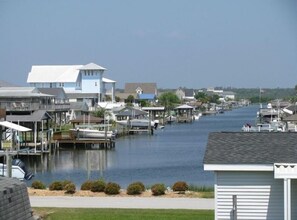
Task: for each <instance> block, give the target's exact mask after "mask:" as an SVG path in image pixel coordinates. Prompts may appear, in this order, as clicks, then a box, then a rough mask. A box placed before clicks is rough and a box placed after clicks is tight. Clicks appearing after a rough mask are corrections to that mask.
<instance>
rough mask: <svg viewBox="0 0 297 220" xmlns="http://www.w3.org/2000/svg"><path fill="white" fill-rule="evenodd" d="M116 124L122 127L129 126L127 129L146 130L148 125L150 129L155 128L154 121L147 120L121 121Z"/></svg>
mask: <svg viewBox="0 0 297 220" xmlns="http://www.w3.org/2000/svg"><path fill="white" fill-rule="evenodd" d="M117 123H118V124H120V125H123V126H129V127H131V128H132V127H138V128H147V127H149V123H150V126H151V127H155V126H156V123H155V122H154V121H151V120H149V119H145V118H143V119H137V118H134V119H130V120H122V121H117Z"/></svg>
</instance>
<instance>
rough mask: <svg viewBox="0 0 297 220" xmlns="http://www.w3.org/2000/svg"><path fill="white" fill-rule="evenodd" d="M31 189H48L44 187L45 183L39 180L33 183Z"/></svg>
mask: <svg viewBox="0 0 297 220" xmlns="http://www.w3.org/2000/svg"><path fill="white" fill-rule="evenodd" d="M31 187H32V188H33V189H46V186H45V185H44V183H43V182H41V181H39V180H35V181H34V182H32V185H31Z"/></svg>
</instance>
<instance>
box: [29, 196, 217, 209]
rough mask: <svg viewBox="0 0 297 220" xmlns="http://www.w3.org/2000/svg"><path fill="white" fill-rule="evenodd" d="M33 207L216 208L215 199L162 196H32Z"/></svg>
mask: <svg viewBox="0 0 297 220" xmlns="http://www.w3.org/2000/svg"><path fill="white" fill-rule="evenodd" d="M30 202H31V206H32V207H64V208H135V209H212V210H213V209H214V200H213V199H200V198H160V197H78V196H30Z"/></svg>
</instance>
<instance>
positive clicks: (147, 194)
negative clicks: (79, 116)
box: [28, 188, 201, 198]
mask: <svg viewBox="0 0 297 220" xmlns="http://www.w3.org/2000/svg"><path fill="white" fill-rule="evenodd" d="M28 194H29V196H81V197H106V196H108V195H106V194H105V193H103V192H100V193H99V192H91V191H83V190H77V191H76V192H75V193H74V194H65V191H50V190H48V189H45V190H41V189H32V188H28ZM113 197H155V196H152V193H151V191H150V190H147V191H145V192H143V193H142V194H141V195H128V194H127V193H126V190H121V192H120V194H118V195H113ZM159 197H164V198H201V194H200V193H199V192H191V191H187V192H185V193H184V194H181V193H178V192H172V191H166V193H165V195H162V196H159Z"/></svg>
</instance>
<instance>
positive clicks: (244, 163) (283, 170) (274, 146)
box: [203, 132, 297, 220]
mask: <svg viewBox="0 0 297 220" xmlns="http://www.w3.org/2000/svg"><path fill="white" fill-rule="evenodd" d="M203 163H204V170H206V171H213V172H214V174H215V177H214V182H215V183H214V190H215V219H269V220H274V219H275V220H279V219H284V220H289V219H297V209H295V208H294V207H295V206H296V205H297V133H295V132H289V133H284V132H260V133H258V132H251V133H250V132H247V133H246V132H215V133H210V134H209V137H208V143H207V147H206V151H205V155H204V162H203Z"/></svg>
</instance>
